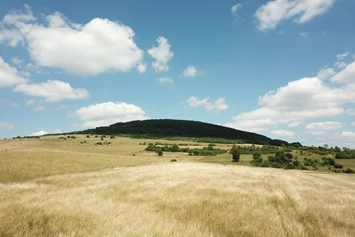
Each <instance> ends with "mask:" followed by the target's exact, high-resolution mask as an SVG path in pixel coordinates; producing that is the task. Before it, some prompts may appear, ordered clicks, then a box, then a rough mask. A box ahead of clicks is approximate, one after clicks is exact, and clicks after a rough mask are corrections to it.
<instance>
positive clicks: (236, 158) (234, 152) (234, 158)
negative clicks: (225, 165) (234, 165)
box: [229, 144, 240, 162]
mask: <svg viewBox="0 0 355 237" xmlns="http://www.w3.org/2000/svg"><path fill="white" fill-rule="evenodd" d="M229 154H232V162H239V159H240V151H239V150H238V147H237V146H236V145H235V144H234V145H233V147H232V149H230V151H229Z"/></svg>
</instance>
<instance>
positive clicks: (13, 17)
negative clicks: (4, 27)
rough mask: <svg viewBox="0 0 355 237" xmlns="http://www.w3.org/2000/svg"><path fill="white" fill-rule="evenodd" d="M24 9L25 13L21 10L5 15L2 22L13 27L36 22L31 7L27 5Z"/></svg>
mask: <svg viewBox="0 0 355 237" xmlns="http://www.w3.org/2000/svg"><path fill="white" fill-rule="evenodd" d="M24 8H25V12H22V11H19V10H11V11H10V13H8V14H7V15H5V17H4V19H3V21H2V22H3V23H4V24H8V25H13V24H16V23H18V22H29V21H34V20H36V18H35V17H34V16H33V13H32V11H31V8H30V6H29V5H27V4H25V5H24Z"/></svg>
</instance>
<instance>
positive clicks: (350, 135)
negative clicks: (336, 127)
mask: <svg viewBox="0 0 355 237" xmlns="http://www.w3.org/2000/svg"><path fill="white" fill-rule="evenodd" d="M340 136H341V137H342V138H352V139H355V132H346V131H345V132H342V133H341V134H340Z"/></svg>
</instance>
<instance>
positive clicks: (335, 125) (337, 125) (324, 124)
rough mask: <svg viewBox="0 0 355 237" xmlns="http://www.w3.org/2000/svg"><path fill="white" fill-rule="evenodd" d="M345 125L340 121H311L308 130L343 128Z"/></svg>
mask: <svg viewBox="0 0 355 237" xmlns="http://www.w3.org/2000/svg"><path fill="white" fill-rule="evenodd" d="M342 127H343V125H342V124H341V123H339V122H331V121H329V122H318V123H310V124H308V125H307V126H306V129H308V130H319V131H329V130H337V129H340V128H342Z"/></svg>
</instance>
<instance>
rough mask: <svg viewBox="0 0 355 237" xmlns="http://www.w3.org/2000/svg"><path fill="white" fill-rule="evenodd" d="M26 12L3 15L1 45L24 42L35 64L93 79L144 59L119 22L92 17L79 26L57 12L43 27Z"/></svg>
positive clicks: (127, 28) (27, 9) (134, 64)
mask: <svg viewBox="0 0 355 237" xmlns="http://www.w3.org/2000/svg"><path fill="white" fill-rule="evenodd" d="M26 11H27V12H26V13H21V12H19V11H16V12H12V13H10V14H9V15H7V16H8V17H7V16H5V18H4V21H5V20H6V19H7V20H6V22H7V26H6V28H5V27H3V29H1V28H0V42H2V41H8V42H9V44H12V45H14V44H15V45H16V44H17V43H18V42H23V45H24V46H25V47H27V50H28V51H29V53H30V56H31V58H32V59H33V60H34V62H36V64H37V65H40V66H44V67H50V68H58V69H62V70H64V71H66V72H68V73H71V74H75V75H84V76H95V75H98V74H100V73H103V72H106V71H123V72H126V71H128V70H130V69H131V68H133V67H136V66H138V65H139V63H140V62H141V60H142V58H143V52H142V50H141V49H139V48H138V47H137V45H136V44H135V42H134V36H135V33H134V31H133V30H132V29H131V28H130V27H128V26H126V25H124V24H122V23H120V22H113V21H110V20H108V19H101V18H94V19H92V20H91V21H90V22H88V23H86V24H84V25H80V24H76V23H73V22H71V21H70V20H68V19H67V18H66V17H65V16H63V15H62V14H60V13H58V12H56V13H54V14H52V15H48V16H47V17H45V20H46V22H47V24H46V25H45V24H38V23H37V22H33V20H34V18H33V17H31V14H32V13H31V12H30V13H29V12H28V11H30V9H29V7H28V6H26ZM29 21H31V23H29ZM24 42H25V43H24ZM139 70H141V69H139Z"/></svg>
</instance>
